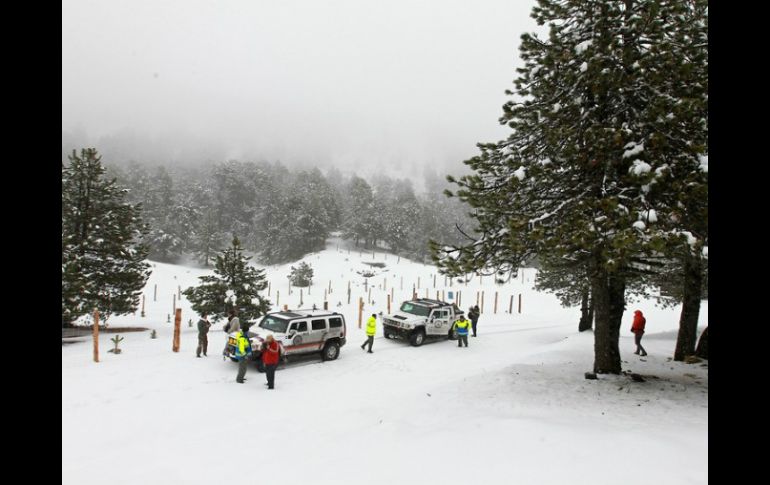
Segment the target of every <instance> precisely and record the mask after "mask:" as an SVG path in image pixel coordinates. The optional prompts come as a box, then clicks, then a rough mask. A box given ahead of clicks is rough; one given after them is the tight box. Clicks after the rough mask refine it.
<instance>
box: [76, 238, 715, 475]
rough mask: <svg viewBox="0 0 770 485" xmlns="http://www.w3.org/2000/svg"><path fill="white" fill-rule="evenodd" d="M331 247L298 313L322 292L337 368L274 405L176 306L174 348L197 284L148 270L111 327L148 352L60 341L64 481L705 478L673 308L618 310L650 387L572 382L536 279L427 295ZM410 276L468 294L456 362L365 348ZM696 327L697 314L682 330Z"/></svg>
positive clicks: (564, 337)
mask: <svg viewBox="0 0 770 485" xmlns="http://www.w3.org/2000/svg"><path fill="white" fill-rule="evenodd" d="M338 244H341V243H340V241H338V240H332V242H331V243H330V244H329V245H328V246H327V249H326V250H325V251H323V252H321V253H316V254H312V255H309V256H307V257H306V258H305V259H304V261H306V262H308V263H310V264H311V265H312V267H313V269H314V271H315V278H314V284H313V286H312V287H311V289H310V292H311V295H310V296H308V295H307V290H305V291H303V297H304V302H303V303H304V304H303V307H304V308H309V307H311V306H312V305H313V304H314V303H315V304H316V305H317V306H318V307H319V308H320V307H322V306H323V296H324V289H327V290H328V288H329V282H330V281H331V285H332V293H331V294H330V296H329V301H330V305H329V307H330V309H332V310H336V311H339V312H341V313H343V314H344V315H345V318H346V321H347V329H348V344H347V345H346V346H344V347H343V348H342V350H341V354H340V357H339V358H338V359H337V360H335V361H331V362H325V363H321V362H320V358H318V359H316V358H303V359H297V360H298V362H292V363H290V364H288V365H287V366H286V367H285V368H282V369H279V371H278V372H277V373H276V390H274V391H268V390H267V389H266V387H265V386H264V385H263V383H264V382H265V378H264V374H259V373H257V372H256V370H254V368H253V367H250V368H249V372H248V374H247V376H246V378H247V381H246V383H245V384H237V383H236V382H235V375H236V371H237V365H236V364H235V363H233V362H230V361H223V360H222V357H221V350H222V348H223V346H224V343H225V342H224V340H225V338H224V335H223V333H222V326H223V324H224V321H219V322H217V323H215V324H214V325H213V326H212V330H211V332H210V333H209V356H208V357H207V358H200V359H198V358H196V357H195V347H196V345H197V331H196V329H195V328H194V324H195V322H197V319H198V316H197V315H195V314H194V313H193V312H192V310H191V309H190V306H189V302H188V301H187V300H186V299H184V298H182V300H181V302H178V303H177V304H178V305H179V306H181V308H182V322H183V324H182V336H181V351H180V352H179V353H174V352H172V350H171V347H172V335H173V323H167V322H166V320H167V315H168V314H170V313H171V312H172V306H173V300H172V295H173V294H174V293H176V292H177V289H178V286H181V288H182V290H184V289H185V288H186V287H188V286H190V285H195V284H197V277H198V276H200V275H202V274H206V273H209V272H211V271H210V270H208V271H207V270H203V269H200V268H194V267H186V266H174V265H168V264H161V263H153V266H154V267H153V274H152V276H151V277H150V279H149V281H148V284H147V287H146V290H145V295H146V317H145V318H141V317H140V314H139V312H137V314H136V316H131V315H128V316H121V317H114V318H112V319H111V320H110V321H109V322H108V323H109V324H110V326H113V327H122V326H141V327H147V328H150V329H156V330H157V333H158V338H157V339H151V338H150V335H149V332H136V333H125V334H121V336H122V337H125V340H123V341H122V342H121V344H120V347H121V349H123V353H121V354H119V355H114V354H112V353H107V350H108V349H109V348H111V347H112V343H111V342H110V341H109V339H110V338H111V337H113V336H114V334H109V333H103V334H102V335H101V336H100V362H99V363H94V362H93V360H92V344H91V339H90V338H89V337H85V338H79V339H76V341H75V343H72V344H67V345H63V346H62V483H63V484H72V485H89V484H104V483H110V484H112V485H117V484H206V485H212V484H220V483H230V482H241V481H242V482H243V483H263V482H264V483H267V482H270V483H277V484H280V485H293V484H307V483H315V484H319V483H320V484H332V483H337V484H340V483H342V484H348V483H358V484H445V485H448V484H506V485H507V484H591V485H598V484H608V485H610V484H623V485H633V484H645V485H649V484H656V485H667V484H706V483H708V464H707V461H708V368H707V367H706V366H705V365H703V364H700V363H698V364H684V363H680V362H673V361H671V360H670V357H671V356H673V351H674V342H675V340H676V333H677V326H678V320H679V311H680V307H677V308H674V309H669V310H663V309H660V308H655V307H654V305H653V304H652V302H647V301H642V302H636V303H629V305H628V308H627V310H626V313H625V315H624V321H623V325H622V328H621V339H620V348H621V354H622V359H623V370H627V371H633V372H637V373H640V374H643V375H645V376H654V377H650V378H648V379H647V381H646V382H641V383H640V382H631V381H630V379H629V378H628V377H625V376H600V378H599V380H593V381H591V380H585V379H584V377H583V374H584V373H585V372H586V371H590V370H591V369H592V366H593V335H592V333H590V332H583V333H582V334H579V333H578V332H577V323H578V320H579V317H580V312H579V309H577V308H570V309H565V308H562V307H561V306H560V305H559V303H558V301H557V300H556V298H555V297H553V296H552V295H549V294H544V293H538V292H535V291H534V290H533V289H532V285H533V279H534V276H535V273H534V270H532V269H525V270H524V272H523V278H522V276H521V275H520V276H519V277H518V278H517V279H516V280H511V281H510V282H508V283H505V284H499V285H498V284H495V283H494V282H493V281H492V278H491V277H485V278H484V279H483V280H482V281H479V279H478V277H476V278H473V279H472V280H471V281H470V282H469V283H468V284H467V285H465V284H459V285H458V284H457V283H454V284H453V285H452V288H449V287H448V286H446V287H445V286H444V277H443V276H438V277H437V278H436V288H434V286H433V275H434V274H435V273H436V271H435V267H433V266H430V265H423V264H419V263H413V262H409V261H407V260H404V259H401V260H400V261H399V260H398V259H397V258H396V257H394V256H393V255H386V254H384V253H380V252H377V253H375V254H374V255H373V254H372V252H368V253H366V252H364V253H360V252H358V251H355V250H352V251H350V252H349V251H348V250H347V249H343V248H342V247H339V246H338ZM364 262H381V263H385V264H386V267H385V268H371V267H370V266H367V265H365V264H363V263H364ZM294 265H295V266H296V263H294ZM290 266H291V265H282V266H269V267H266V270H267V276H268V279H269V281H270V282H271V294H270V299H271V301H272V302H273V303H275V301H276V291H279V292H280V295H279V299H280V300H279V302H280V306H281V307H282V306H283V305H284V304H289V307H290V308H297V306H298V304H299V290H298V289H294V292H293V293H292V295H288V290H289V287H288V280H287V278H286V276H287V275H288V273H289V267H290ZM363 270H373V271H374V272H376V273H377V275H376V276H374V277H372V278H370V279H369V286H370V287H372V293H371V298H372V299H373V300H374V303H373V304H369V303H368V302H367V300H368V297H369V295H368V293H365V292H364V284H363V282H364V278H363V277H362V276H360V275H359V274H357V273H356V272H357V271H363ZM418 278H419V279H420V289H419V290H418V294H419V295H420V296H422V297H424V296H425V291H426V287H427V288H428V292H429V296H430V297H431V298H435V297H436V291H437V290H438V291H439V292H441V291H442V290H443V291H444V292H445V296H446V297H448V291H453V292H456V291H457V290H460V291H461V292H462V296H461V298H462V302H461V307H462V308H463V309H464V310H466V311H467V309H468V307H469V306H470V305H472V304H475V303H476V293H477V292H480V291H482V290H483V291H484V313H483V314H482V315H481V318H480V319H479V324H478V334H479V335H478V338H470V339H469V340H470V342H469V345H470V346H469V347H468V348H467V349H466V348H462V349H460V348H457V345H456V343H455V342H451V341H446V340H444V341H437V342H431V343H427V344H425V345H423V346H422V347H419V348H416V347H411V346H409V345H408V344H406V343H404V342H403V341H393V340H385V339H384V338H383V337H382V327H381V326H380V321H379V319H378V328H377V336H376V338H375V341H374V347H373V350H374V354H367V353H366V352H364V351H362V350H361V349H360V348H359V347H358V346H359V345H360V344H361V343H362V342H363V341H364V340H365V332H364V330H363V329H359V328H358V311H357V302H358V298H359V297H364V300H365V306H364V326H365V319H366V316H367V315H369V314H371V313H373V312H376V313H379V312H381V311H382V312H386V311H387V310H386V296H385V295H386V293H390V292H391V291H393V294H394V299H395V302H396V303H395V304H398V303H400V302H401V301H402V300H403V299H405V298H408V297H410V296H411V289H412V285H413V284H416V283H417V279H418ZM383 280H384V281H383ZM402 280H403V283H402ZM348 282H350V284H351V303H350V304H347V285H348ZM383 282H384V283H385V289H384V290H383V289H382V285H383ZM155 285H157V301H153V292H154V288H155ZM402 288H403V289H402ZM496 291H497V292H498V295H499V296H498V298H499V299H498V308H497V313H494V308H493V306H494V295H495V292H496ZM512 294H513V295H515V298H514V303H513V313H512V314H509V313H508V308H509V304H510V297H511V295H512ZM519 295H522V298H521V300H522V308H521V313H518V311H517V307H518V298H519ZM456 296H457V295H456V293H455V295H454V297H455V300H456ZM338 303H342V305H341V306H337V305H338ZM637 308H639V309H641V310H642V311H643V312H644V314H645V316H646V318H647V333H646V334H645V336H644V340H643V342H642V343H643V345H644V346H645V348H646V349H647V352H648V353H649V355H648V356H647V357H644V358H640V357H639V356H637V355H634V354H633V350H634V348H635V347H634V343H633V335H632V334H631V333H630V332H629V331H628V330H629V328H630V326H631V320H632V314H633V310H634V309H637ZM276 309H277V307H276ZM189 319H192V321H193V327H192V328H191V327H188V320H189ZM171 321H172V322H173V315H171ZM707 323H708V303H707V302H703V305H702V307H701V313H700V322H699V329H698V335H700V332H701V331H702V329H703V328H705V326H706V325H707ZM239 475H240V476H239Z"/></svg>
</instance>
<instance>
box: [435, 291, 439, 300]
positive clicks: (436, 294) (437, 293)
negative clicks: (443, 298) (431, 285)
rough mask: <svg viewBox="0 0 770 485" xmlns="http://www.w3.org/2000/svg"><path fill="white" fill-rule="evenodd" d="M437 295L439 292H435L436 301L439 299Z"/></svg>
mask: <svg viewBox="0 0 770 485" xmlns="http://www.w3.org/2000/svg"><path fill="white" fill-rule="evenodd" d="M438 293H439V291H438V290H436V299H437V300H438V299H439V297H438Z"/></svg>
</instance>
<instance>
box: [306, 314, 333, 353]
mask: <svg viewBox="0 0 770 485" xmlns="http://www.w3.org/2000/svg"><path fill="white" fill-rule="evenodd" d="M328 334H329V325H328V323H326V319H325V318H321V317H319V318H314V319H312V320H310V333H309V334H308V338H307V343H308V344H310V343H313V344H315V345H316V347H315V349H316V350H320V349H321V347H322V346H323V344H324V342H326V337H327V336H328ZM308 349H310V347H308Z"/></svg>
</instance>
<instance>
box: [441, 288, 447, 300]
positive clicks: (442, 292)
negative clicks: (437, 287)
mask: <svg viewBox="0 0 770 485" xmlns="http://www.w3.org/2000/svg"><path fill="white" fill-rule="evenodd" d="M441 301H446V300H445V299H444V290H441Z"/></svg>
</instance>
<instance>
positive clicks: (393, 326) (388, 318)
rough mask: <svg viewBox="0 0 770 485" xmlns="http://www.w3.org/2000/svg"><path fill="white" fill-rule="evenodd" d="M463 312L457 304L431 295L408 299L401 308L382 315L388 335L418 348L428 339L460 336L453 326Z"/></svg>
mask: <svg viewBox="0 0 770 485" xmlns="http://www.w3.org/2000/svg"><path fill="white" fill-rule="evenodd" d="M463 315H464V314H463V311H462V310H460V309H459V308H458V307H457V305H455V304H454V303H447V302H445V301H441V300H432V299H429V298H417V299H414V300H407V301H405V302H403V303H402V304H401V307H400V308H399V309H398V310H397V311H395V312H394V313H391V314H390V315H385V316H383V317H382V328H383V333H384V334H385V338H402V339H404V340H408V341H409V343H411V344H412V345H414V346H415V347H419V346H420V345H422V344H423V342H425V340H426V339H427V338H442V337H443V338H449V339H450V340H454V339H456V338H457V336H456V335H455V331H454V328H453V324H454V322H455V320H458V319H460V318H462V317H463Z"/></svg>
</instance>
